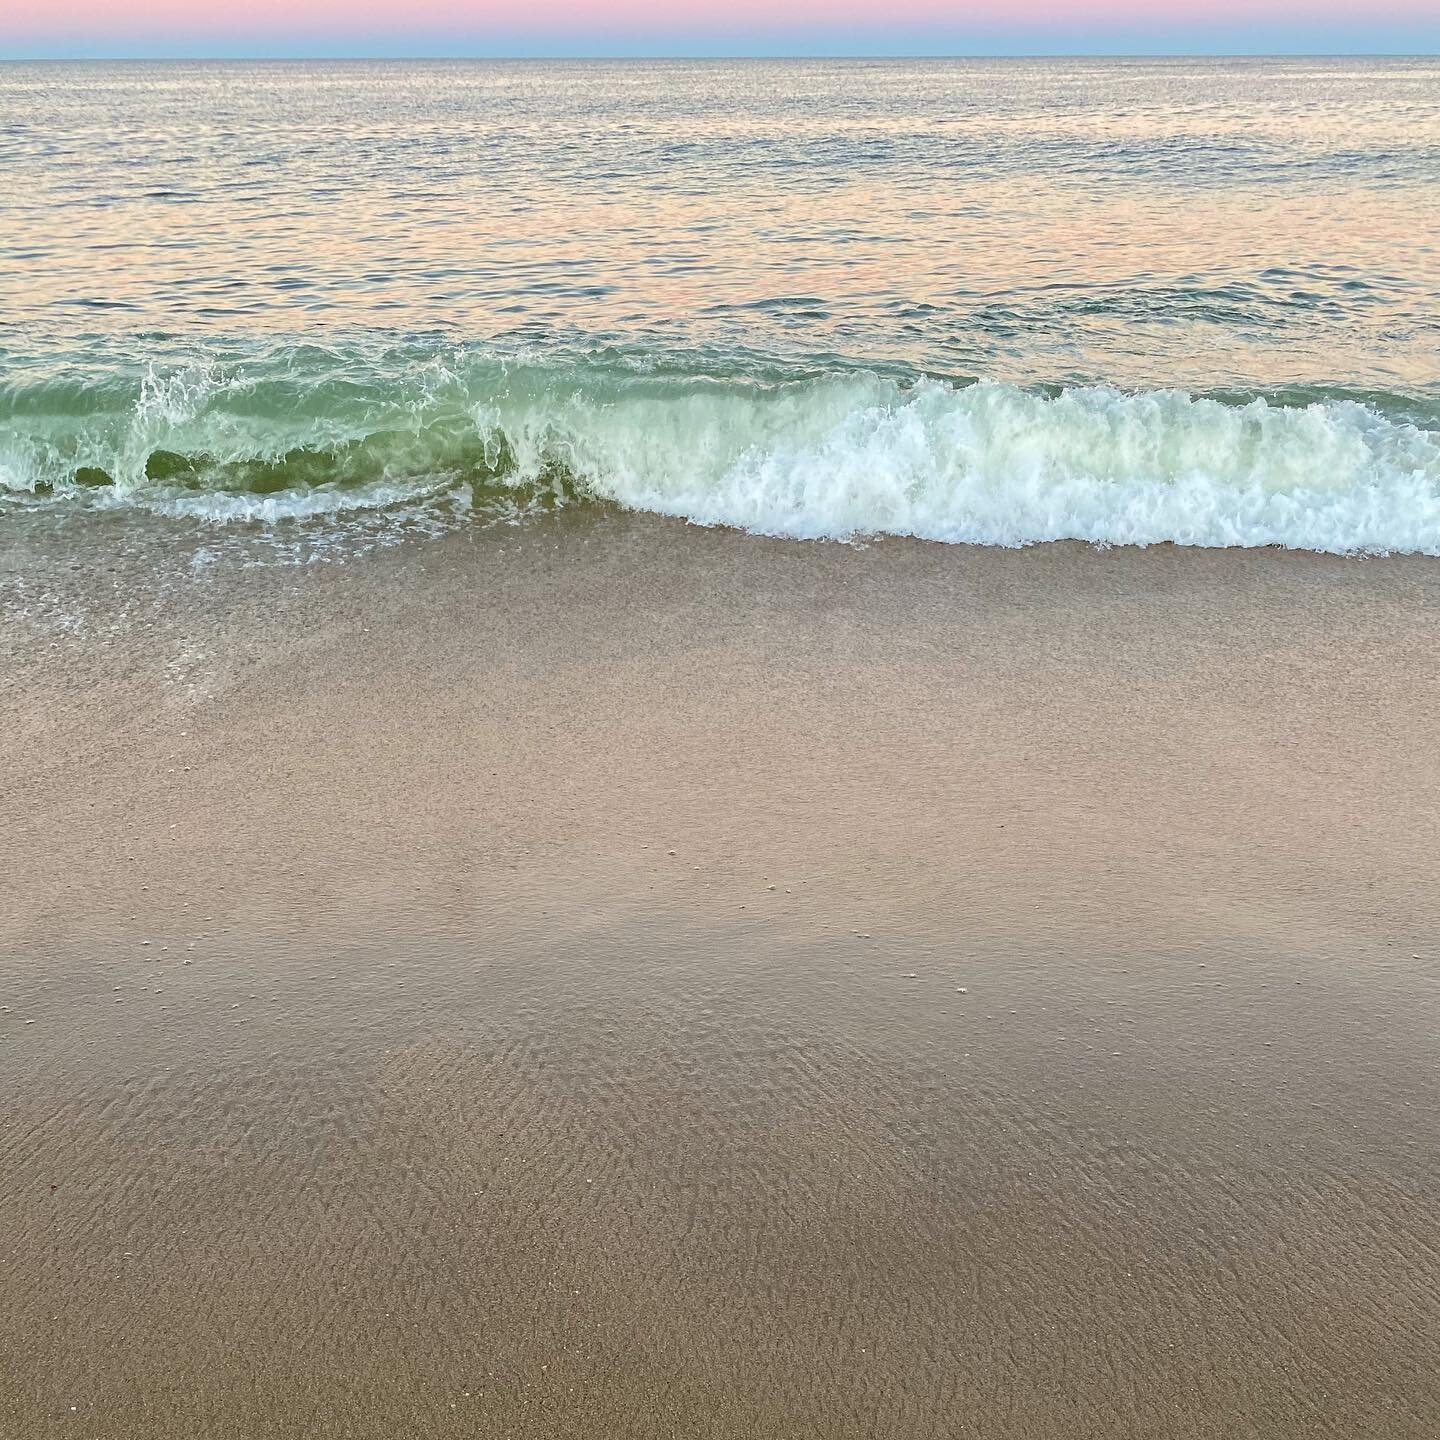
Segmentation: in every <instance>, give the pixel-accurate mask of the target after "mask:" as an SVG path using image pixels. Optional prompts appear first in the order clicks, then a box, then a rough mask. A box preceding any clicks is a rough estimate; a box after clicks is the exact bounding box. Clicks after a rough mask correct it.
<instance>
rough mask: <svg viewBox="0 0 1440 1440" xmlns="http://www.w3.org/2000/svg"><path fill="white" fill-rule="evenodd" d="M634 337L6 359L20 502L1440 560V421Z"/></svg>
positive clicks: (6, 447) (262, 516) (1, 486)
mask: <svg viewBox="0 0 1440 1440" xmlns="http://www.w3.org/2000/svg"><path fill="white" fill-rule="evenodd" d="M1387 408H1388V407H1384V406H1380V407H1378V408H1377V405H1375V404H1369V403H1360V402H1358V401H1356V400H1353V399H1347V398H1337V397H1332V398H1323V397H1322V398H1317V399H1313V400H1311V401H1310V403H1303V404H1301V403H1297V404H1278V403H1275V402H1273V401H1267V400H1265V399H1263V398H1253V399H1246V398H1245V397H1235V398H1233V399H1227V400H1224V401H1222V400H1218V399H1211V398H1199V397H1192V396H1189V395H1186V394H1184V393H1181V392H1179V391H1174V390H1154V391H1142V392H1139V393H1134V392H1122V391H1120V390H1117V389H1112V388H1109V387H1106V386H1085V387H1077V388H1072V389H1066V390H1061V391H1059V392H1049V391H1047V392H1036V391H1030V390H1026V389H1021V388H1018V387H1016V386H1013V385H1004V384H993V383H973V384H969V383H955V382H947V381H940V380H935V379H927V378H924V377H915V376H900V375H895V374H890V373H875V372H871V371H866V370H862V369H854V368H844V367H839V366H837V367H836V368H833V369H824V368H814V369H808V370H798V369H787V368H786V367H784V366H780V365H773V366H770V365H764V364H761V365H750V366H748V367H747V366H743V365H740V364H732V365H729V366H726V365H722V364H718V363H717V364H714V365H710V366H708V367H697V366H688V367H687V366H685V365H681V364H678V363H676V362H675V361H674V359H673V358H672V359H669V360H667V359H665V358H663V357H654V358H651V359H646V358H644V357H636V356H635V355H633V354H627V355H621V356H614V355H608V356H607V355H599V356H593V355H592V356H581V355H572V356H567V357H559V358H557V357H549V358H539V359H536V358H530V359H501V358H498V357H496V356H492V355H485V354H477V353H470V354H459V355H454V356H450V357H447V358H445V359H444V360H441V359H439V358H435V357H428V358H421V359H416V358H414V357H410V358H406V359H396V358H394V357H389V358H377V357H375V356H370V357H368V358H356V357H354V356H350V357H346V356H343V355H340V354H337V353H336V352H333V351H328V350H320V349H318V348H317V349H315V350H313V351H312V350H305V349H300V348H293V349H290V350H288V351H284V352H282V353H279V354H270V355H267V356H265V357H261V358H259V359H256V360H255V361H253V362H249V363H233V364H228V365H227V364H221V363H209V364H199V365H181V366H172V367H170V368H167V369H161V368H158V367H156V368H139V367H134V368H131V369H129V370H128V372H127V370H126V369H125V367H121V366H117V367H114V368H113V369H112V370H110V371H107V372H105V373H104V374H100V375H95V376H91V377H89V378H86V379H68V378H64V375H63V373H58V374H57V373H53V372H47V373H44V374H39V373H37V372H35V371H34V370H33V369H32V370H31V371H30V372H29V373H27V372H26V371H24V370H21V371H19V372H16V373H13V374H11V375H10V376H0V497H3V498H0V509H4V508H7V507H14V506H24V507H26V508H30V507H47V506H63V507H67V508H70V507H74V506H90V507H97V508H105V507H115V506H122V507H136V508H140V509H144V510H148V511H151V512H154V513H157V514H164V515H171V516H188V517H193V518H196V519H200V520H203V521H208V522H216V523H220V522H237V521H248V522H258V523H262V524H270V525H277V524H289V523H294V522H298V521H302V520H305V519H307V518H315V517H323V516H331V517H340V516H344V515H345V514H347V513H353V512H356V511H362V510H367V511H373V510H375V509H383V508H389V507H394V508H396V509H397V510H399V511H402V512H403V511H405V510H406V509H407V508H413V507H415V506H417V505H425V504H433V503H435V502H437V501H439V500H444V501H446V502H447V503H450V504H452V505H453V504H455V502H457V501H459V502H461V503H462V506H463V504H464V503H465V502H469V503H473V504H475V505H478V506H480V507H481V508H483V507H484V505H486V504H489V503H495V504H503V503H506V502H509V503H514V504H517V505H522V506H534V505H542V506H549V505H567V504H582V503H586V502H607V503H612V504H615V505H618V506H622V507H625V508H628V509H633V510H644V511H652V512H655V513H657V514H661V515H669V516H677V517H683V518H685V519H687V520H690V521H693V522H695V523H698V524H702V525H723V526H733V527H736V528H740V529H744V530H748V531H751V532H754V533H758V534H764V535H772V536H782V537H792V538H799V539H817V538H833V539H853V538H857V537H863V536H869V535H910V536H918V537H921V538H924V539H929V540H936V541H947V542H969V543H974V544H984V545H1006V546H1014V545H1025V544H1031V543H1035V542H1039V541H1046V540H1060V539H1078V540H1086V541H1091V542H1094V543H1098V544H1109V545H1148V544H1155V543H1159V542H1164V541H1173V542H1175V543H1178V544H1184V545H1201V546H1225V545H1236V546H1263V545H1282V546H1288V547H1292V548H1301V549H1309V550H1319V551H1330V552H1338V553H1356V552H1405V551H1412V552H1423V553H1427V554H1440V423H1437V422H1440V415H1437V416H1431V417H1427V415H1426V414H1425V413H1423V412H1422V413H1420V414H1419V415H1418V417H1417V416H1416V415H1415V414H1414V410H1413V407H1412V408H1411V413H1410V415H1409V417H1408V418H1399V417H1398V416H1397V414H1395V413H1382V410H1386V409H1387Z"/></svg>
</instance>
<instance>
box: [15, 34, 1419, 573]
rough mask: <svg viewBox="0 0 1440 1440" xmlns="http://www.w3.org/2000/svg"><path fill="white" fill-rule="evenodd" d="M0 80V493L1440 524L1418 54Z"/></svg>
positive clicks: (365, 514)
mask: <svg viewBox="0 0 1440 1440" xmlns="http://www.w3.org/2000/svg"><path fill="white" fill-rule="evenodd" d="M0 117H3V127H0V164H3V167H4V171H5V174H6V176H7V180H8V183H7V187H6V191H5V195H4V197H3V199H0V234H3V235H4V237H5V252H4V253H5V258H6V259H7V261H8V269H9V273H10V277H11V282H12V283H11V284H9V285H8V286H7V291H8V293H7V296H6V305H5V315H4V320H5V322H6V323H5V329H4V331H3V333H0V523H12V524H13V523H14V522H15V521H16V520H17V518H18V513H17V512H20V511H25V512H34V511H38V512H39V516H38V523H42V524H43V523H48V522H49V521H51V520H53V519H54V512H55V511H56V510H57V509H58V510H61V511H72V510H74V509H76V508H82V509H95V508H102V509H108V508H114V507H116V506H119V507H122V508H126V509H130V508H138V509H139V510H141V511H142V512H146V513H160V514H164V515H168V516H179V517H181V518H182V519H184V520H185V521H186V522H187V523H190V524H192V525H193V526H196V527H198V528H199V530H200V532H201V534H202V536H203V534H205V533H208V532H210V531H212V530H214V529H215V527H217V526H220V525H225V526H229V527H230V528H231V529H233V528H234V527H235V525H236V524H237V523H238V524H240V525H241V526H243V527H248V528H249V529H252V530H253V529H255V527H259V529H260V530H261V531H264V532H265V533H266V534H267V535H273V533H274V532H275V531H276V529H277V527H278V529H279V530H280V531H281V532H282V541H283V543H285V544H292V545H296V546H298V547H300V548H301V549H302V550H304V551H305V552H306V553H314V551H315V550H316V548H317V547H320V548H323V547H324V545H325V544H326V543H327V542H329V541H331V540H334V539H335V538H336V537H343V536H344V535H345V534H347V533H349V532H351V531H355V530H357V529H358V530H359V531H362V532H364V534H366V535H373V534H375V533H376V532H377V531H378V532H382V533H388V534H391V535H395V536H399V535H408V534H412V533H416V532H422V533H428V534H433V533H435V532H436V531H438V530H447V529H453V528H455V527H457V526H463V525H466V524H470V523H473V522H474V520H475V519H476V518H477V517H478V518H480V519H482V520H494V519H497V518H499V519H513V518H516V516H517V515H523V514H524V513H526V512H527V511H528V510H531V509H534V508H536V507H539V508H550V507H552V506H554V505H556V504H566V505H573V504H577V503H595V502H599V503H604V504H618V505H620V506H624V507H627V508H631V509H643V510H653V511H658V512H660V513H664V514H670V515H678V516H683V517H686V518H689V519H692V520H695V521H698V522H701V523H706V524H726V525H732V526H740V527H744V528H747V529H750V530H755V531H762V532H765V533H770V534H775V535H782V536H796V537H819V536H833V537H844V538H849V537H853V536H863V535H867V534H874V533H895V534H909V535H918V536H923V537H926V538H930V539H936V540H942V541H979V542H982V543H988V544H1021V543H1027V542H1030V541H1037V540H1045V539H1052V538H1081V539H1087V540H1091V541H1095V542H1099V543H1140V544H1146V543H1152V542H1155V541H1161V540H1175V541H1179V542H1182V543H1189V544H1197V545H1232V544H1234V545H1266V544H1282V545H1289V546H1295V547H1301V548H1309V549H1320V550H1332V551H1339V552H1348V551H1356V550H1370V551H1405V550H1419V551H1425V552H1430V553H1435V552H1440V438H1437V433H1440V363H1437V358H1436V357H1437V355H1440V248H1437V243H1436V240H1435V236H1436V234H1437V231H1440V201H1437V194H1440V186H1437V177H1440V62H1436V61H1434V60H1363V61H1360V60H1323V61H1311V60H1305V61H1296V60H1285V61H1208V60H1206V61H1199V60H1184V61H1124V62H1116V61H1064V62H1059V61H1044V62H1041V61H986V62H969V61H966V62H961V61H926V62H905V61H882V62H874V63H870V62H844V63H841V62H758V61H757V62H710V63H686V62H666V63H645V64H636V63H624V64H622V63H614V64H611V63H586V64H579V63H575V64H552V63H494V64H489V63H413V64H412V63H403V64H401V63H395V64H370V63H352V64H323V65H321V64H208V65H207V64H154V65H151V64H128V65H65V66H58V65H8V66H3V67H0ZM977 382H979V383H977ZM377 517H378V518H377ZM36 520H37V517H36V516H34V515H32V516H31V519H30V520H28V521H27V522H26V523H27V524H29V523H36ZM197 543H203V542H202V541H197Z"/></svg>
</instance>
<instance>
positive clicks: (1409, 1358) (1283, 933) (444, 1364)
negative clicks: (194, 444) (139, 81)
mask: <svg viewBox="0 0 1440 1440" xmlns="http://www.w3.org/2000/svg"><path fill="white" fill-rule="evenodd" d="M119 524H120V522H118V521H117V522H115V524H114V527H111V526H109V525H108V522H107V523H101V524H95V525H93V526H92V527H91V528H90V529H88V530H86V529H81V528H80V527H79V526H78V525H77V526H76V527H74V528H73V529H72V531H71V532H70V533H68V534H66V535H64V536H62V537H60V538H56V539H54V540H53V541H46V542H42V541H40V540H36V539H31V540H27V541H24V542H23V543H21V544H19V545H17V546H15V547H14V548H12V550H11V551H10V553H9V554H8V555H7V556H6V557H3V559H0V585H3V591H0V595H3V600H4V608H5V626H4V630H3V636H0V661H3V664H0V679H3V688H0V725H3V729H0V735H3V740H0V745H3V750H4V753H3V756H0V759H3V773H4V775H5V777H6V784H5V802H4V808H3V811H0V842H3V850H4V854H5V857H6V875H7V878H6V901H7V903H6V904H5V906H4V907H3V911H0V990H3V995H0V1007H3V1008H0V1094H3V1096H4V1097H5V1098H4V1103H3V1108H0V1433H4V1434H5V1435H7V1436H15V1437H19V1440H28V1437H31V1436H50V1435H73V1436H87V1437H89V1436H93V1437H126V1440H129V1437H149V1436H155V1437H167V1440H169V1437H176V1440H179V1437H187V1440H189V1437H237V1440H238V1437H245V1440H258V1437H292V1436H293V1437H306V1440H312V1437H318V1440H329V1437H341V1436H344V1437H367V1440H368V1437H381V1436H384V1437H412V1436H427V1437H428V1436H451V1435H455V1436H460V1435H464V1436H487V1437H488V1436H509V1435H516V1436H526V1435H533V1436H546V1437H550V1436H556V1437H563V1436H586V1437H595V1436H627V1437H629V1436H685V1437H691V1436H694V1437H711V1436H714V1437H732V1436H733V1437H739V1436H746V1437H792V1436H826V1437H830V1436H835V1437H842V1436H843V1437H852V1436H853V1437H875V1436H895V1437H924V1436H936V1437H940V1436H957V1437H958V1436H975V1437H984V1440H1001V1437H1022V1436H1023V1437H1037V1440H1061V1437H1072V1436H1073V1437H1082V1436H1083V1437H1098V1436H1135V1437H1147V1440H1149V1437H1171V1436H1173V1437H1177V1440H1178V1437H1185V1440H1191V1437H1211V1436H1213V1437H1225V1440H1232V1437H1236V1436H1251V1435H1253V1436H1265V1437H1271V1436H1316V1435H1325V1436H1344V1437H1356V1436H1377V1437H1379V1436H1384V1437H1387V1440H1388V1437H1421V1436H1424V1437H1430V1436H1433V1435H1435V1434H1436V1433H1437V1432H1440V1063H1437V1062H1440V945H1437V942H1436V939H1435V937H1436V935H1437V934H1440V890H1437V886H1436V883H1435V881H1436V870H1437V861H1436V854H1437V841H1440V835H1437V815H1440V808H1437V798H1440V645H1437V641H1436V635H1437V628H1436V622H1437V619H1440V564H1437V563H1436V562H1434V561H1428V560H1422V559H1391V560H1370V561H1363V562H1361V561H1344V560H1339V559H1334V558H1326V557H1320V556H1315V555H1308V554H1285V553H1277V552H1194V551H1188V552H1187V551H1181V550H1176V549H1172V548H1168V547H1165V548H1159V549H1155V550H1151V551H1148V552H1136V551H1128V550H1115V551H1109V552H1096V551H1092V550H1089V549H1087V548H1084V547H1081V546H1066V545H1062V546H1047V547H1037V548H1035V549H1032V550H1028V551H1023V552H996V551H977V550H969V549H965V548H961V547H941V546H928V545H923V544H918V543H917V544H910V543H896V542H888V543H885V544H883V545H875V546H872V547H869V548H864V549H850V548H845V547H840V546H834V545H792V544H784V543H780V542H769V541H763V540H758V539H753V538H747V537H744V536H738V535H733V534H725V533H712V532H706V531H701V530H697V529H694V528H690V527H686V526H683V525H680V524H672V523H668V522H662V521H658V520H653V519H647V518H626V517H615V516H611V517H598V518H597V517H596V516H595V515H593V514H592V515H589V516H573V517H566V518H562V519H559V520H552V521H543V522H539V523H536V524H533V525H530V526H527V527H520V528H517V529H497V530H489V531H479V530H477V531H475V532H471V533H466V534H463V535H453V536H450V537H448V538H445V539H442V540H437V541H433V542H429V543H424V544H414V545H408V546H402V547H400V548H397V549H393V550H388V551H385V550H382V551H379V552H377V553H373V554H369V555H364V556H359V557H356V558H354V559H352V560H350V561H349V562H347V563H344V564H318V565H312V566H308V567H302V568H293V567H291V568H283V567H281V568H273V567H264V566H261V567H252V568H242V567H241V566H239V565H237V564H235V563H234V562H233V560H232V559H227V558H226V557H225V556H223V555H222V556H221V557H220V558H219V559H218V560H214V562H213V563H196V561H195V554H194V551H195V547H194V545H193V543H191V544H188V546H187V544H186V543H184V542H182V541H181V540H180V539H178V538H173V539H166V538H165V537H163V536H160V535H159V534H158V532H156V531H153V530H152V531H151V532H149V533H148V534H143V533H140V532H138V531H131V530H126V529H120V528H116V527H118V526H119ZM200 558H201V561H203V560H204V557H200Z"/></svg>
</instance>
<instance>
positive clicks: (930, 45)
mask: <svg viewBox="0 0 1440 1440" xmlns="http://www.w3.org/2000/svg"><path fill="white" fill-rule="evenodd" d="M1437 50H1440V0H1379V3H1377V4H1373V5H1371V4H1365V3H1363V0H1168V3H1164V0H781V3H777V0H683V3H681V4H676V3H675V0H244V3H241V4H238V5H225V4H215V3H209V4H206V3H204V0H0V58H16V59H26V58H49V57H54V58H62V57H84V56H92V57H96V58H111V57H121V56H137V57H138V56H156V57H161V56H167V57H168V56H189V57H231V56H234V57H239V56H255V57H261V56H263V57H272V56H297V57H314V56H321V57H331V56H334V57H341V56H427V55H429V56H462V55H470V56H516V55H535V56H562V55H574V56H598V55H617V56H618V55H686V56H689V55H1005V54H1010V55H1015V54H1020V55H1052V54H1227V55H1233V54H1377V53H1378V54H1421V53H1423V54H1432V53H1435V52H1436V51H1437Z"/></svg>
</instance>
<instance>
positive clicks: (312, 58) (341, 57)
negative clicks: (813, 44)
mask: <svg viewBox="0 0 1440 1440" xmlns="http://www.w3.org/2000/svg"><path fill="white" fill-rule="evenodd" d="M1435 59H1440V49H1436V50H1105V51H1101V50H988V51H961V50H955V51H936V50H930V51H902V50H885V51H880V50H877V51H875V52H874V53H873V54H857V53H856V52H855V51H839V50H834V51H826V50H803V51H802V50H745V51H736V52H734V53H733V54H732V53H717V52H713V51H711V52H686V51H680V50H677V51H675V52H673V53H669V52H666V53H661V54H656V53H654V52H648V51H647V52H635V51H629V52H627V51H616V52H614V53H613V54H573V55H565V54H549V53H540V52H536V53H534V54H529V53H526V54H495V53H490V54H486V53H481V52H476V53H468V52H467V53H456V54H446V53H441V52H438V51H420V52H416V53H414V54H401V53H396V54H393V55H389V54H362V53H356V52H345V51H339V52H335V53H330V52H320V51H315V52H309V51H297V52H294V53H287V54H273V55H272V54H265V53H256V54H253V55H252V54H195V55H176V54H165V53H158V54H157V53H146V52H135V53H128V52H127V53H123V54H114V55H109V54H104V53H94V54H53V55H51V54H37V55H6V54H3V53H0V65H67V64H75V65H94V64H167V63H173V64H210V65H214V64H233V65H248V64H255V63H257V62H265V63H268V64H274V63H305V62H310V63H314V62H321V63H326V64H337V63H342V62H346V61H353V62H365V63H374V62H376V61H387V62H390V63H393V64H400V65H408V64H416V63H422V62H430V61H434V62H446V61H448V62H455V61H460V62H481V63H491V64H493V63H510V64H534V63H550V64H553V63H555V62H557V61H562V62H566V63H577V64H581V63H583V64H602V65H603V64H608V63H613V62H614V61H617V60H630V61H659V62H662V63H663V62H665V61H684V62H687V63H692V64H693V63H697V62H706V61H711V62H715V63H717V64H724V63H727V62H731V61H735V60H853V61H861V62H863V61H866V60H1435Z"/></svg>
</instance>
